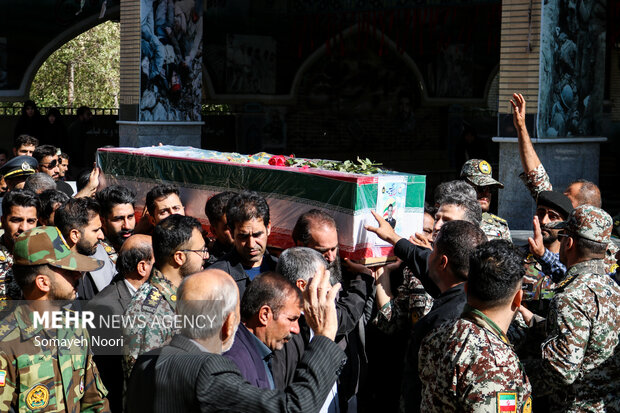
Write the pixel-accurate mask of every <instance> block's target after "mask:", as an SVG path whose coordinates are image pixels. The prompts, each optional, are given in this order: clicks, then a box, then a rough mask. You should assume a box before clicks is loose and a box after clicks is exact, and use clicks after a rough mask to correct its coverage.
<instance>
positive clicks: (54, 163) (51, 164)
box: [39, 159, 58, 169]
mask: <svg viewBox="0 0 620 413" xmlns="http://www.w3.org/2000/svg"><path fill="white" fill-rule="evenodd" d="M57 163H58V161H57V160H56V159H54V160H53V161H52V162H50V163H48V164H47V165H46V164H44V163H42V164H39V165H41V166H42V167H44V168H45V169H52V168H55V167H56V164H57Z"/></svg>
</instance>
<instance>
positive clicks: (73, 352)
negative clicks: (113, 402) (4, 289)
mask: <svg viewBox="0 0 620 413" xmlns="http://www.w3.org/2000/svg"><path fill="white" fill-rule="evenodd" d="M30 314H32V313H31V312H30V311H29V310H28V308H27V307H26V306H19V307H17V308H16V309H15V310H14V311H13V312H12V313H11V314H10V315H9V316H8V317H7V318H5V319H4V320H3V321H2V326H1V327H0V411H2V412H9V411H15V412H31V411H35V410H36V411H45V412H107V411H109V410H110V409H109V406H108V401H107V399H106V395H107V393H108V392H107V390H106V389H105V387H104V385H103V383H102V382H101V379H100V377H99V372H98V371H97V367H96V366H95V363H94V362H93V358H92V353H91V351H90V338H89V336H88V331H87V330H86V329H72V328H61V329H47V330H46V329H44V328H43V326H38V327H37V326H35V325H34V324H33V322H32V316H31V315H30ZM47 339H57V340H59V342H58V344H60V345H59V346H58V345H55V344H52V343H49V342H48V341H47ZM63 340H67V341H70V342H72V343H73V345H67V344H64V343H63Z"/></svg>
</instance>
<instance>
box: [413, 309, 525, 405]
mask: <svg viewBox="0 0 620 413" xmlns="http://www.w3.org/2000/svg"><path fill="white" fill-rule="evenodd" d="M419 372H420V379H421V381H422V404H421V409H420V411H422V412H441V413H444V412H457V411H458V412H474V411H475V412H500V411H501V412H530V411H531V409H532V401H531V397H530V396H531V393H532V387H531V386H530V382H529V380H528V378H527V376H526V374H525V371H524V370H523V368H522V366H521V363H520V362H519V359H518V358H517V355H516V354H515V352H514V350H513V348H512V346H511V345H510V342H509V341H508V338H507V337H506V335H505V334H504V333H503V332H502V330H501V329H500V328H499V327H498V326H497V325H496V324H495V323H494V322H493V321H491V320H490V319H489V318H488V317H486V316H485V315H484V314H483V313H482V312H480V311H478V310H476V309H473V308H471V307H468V306H466V307H465V310H464V312H463V315H462V316H461V318H460V319H459V320H456V321H451V322H448V323H445V324H443V325H442V326H440V327H439V328H437V329H436V330H435V331H433V332H432V333H430V334H429V335H428V336H427V337H426V338H425V339H424V341H423V342H422V347H421V349H420V355H419Z"/></svg>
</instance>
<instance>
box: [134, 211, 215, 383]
mask: <svg viewBox="0 0 620 413" xmlns="http://www.w3.org/2000/svg"><path fill="white" fill-rule="evenodd" d="M201 230H202V227H201V226H200V222H198V220H196V219H195V218H192V217H186V216H184V215H177V214H175V215H171V216H169V217H168V218H166V219H164V220H163V221H160V223H159V224H158V225H157V226H156V227H155V229H154V230H153V240H152V241H153V255H154V256H155V266H154V267H153V270H152V272H151V276H150V278H149V280H148V281H147V282H145V283H144V284H142V286H141V287H140V289H138V291H137V292H136V294H135V295H134V296H133V298H132V299H131V303H130V304H129V307H128V308H127V311H125V317H127V318H129V319H134V320H136V321H137V322H136V323H134V324H133V325H129V326H128V327H127V328H125V329H124V331H123V333H124V337H125V340H124V346H125V347H124V357H123V370H124V372H125V379H127V380H128V379H129V376H130V375H131V370H132V368H133V365H134V363H135V362H136V360H137V358H138V356H139V355H141V354H143V353H146V352H148V351H150V350H152V349H155V348H158V347H161V346H163V345H164V344H167V343H168V342H169V341H170V339H171V338H172V336H173V335H174V334H175V333H177V332H178V331H177V329H175V328H173V326H172V325H171V324H170V323H169V321H170V319H171V317H174V314H175V310H176V301H177V296H176V294H177V288H178V287H179V285H180V284H181V281H182V280H183V278H184V277H186V276H188V275H191V274H193V273H195V272H198V271H200V270H201V269H202V268H203V265H204V260H205V259H207V258H208V257H209V254H208V252H207V249H206V246H205V241H204V239H203V238H202V235H201ZM139 320H145V321H146V322H142V323H141V322H139ZM167 321H168V323H167Z"/></svg>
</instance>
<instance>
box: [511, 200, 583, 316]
mask: <svg viewBox="0 0 620 413" xmlns="http://www.w3.org/2000/svg"><path fill="white" fill-rule="evenodd" d="M572 210H573V206H572V205H571V202H570V200H569V199H568V198H567V197H566V195H564V194H561V193H559V192H555V191H542V192H540V193H539V194H538V196H537V199H536V215H535V217H534V222H533V226H534V236H533V237H530V238H529V239H528V244H527V245H526V246H524V249H525V253H526V258H525V277H524V278H523V291H524V296H523V301H524V304H525V305H526V306H527V307H528V309H530V310H531V311H533V312H535V313H536V314H539V315H541V316H543V317H545V316H546V315H547V310H548V308H549V302H550V300H551V298H552V297H553V294H554V292H553V288H554V285H555V284H554V283H557V282H559V281H561V280H562V279H563V278H564V276H565V274H566V267H565V266H564V264H562V263H561V262H560V254H559V252H560V240H559V238H558V232H559V230H558V229H554V228H551V226H552V225H553V223H555V222H560V221H563V220H565V219H566V218H567V217H568V214H570V212H571V211H572Z"/></svg>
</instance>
